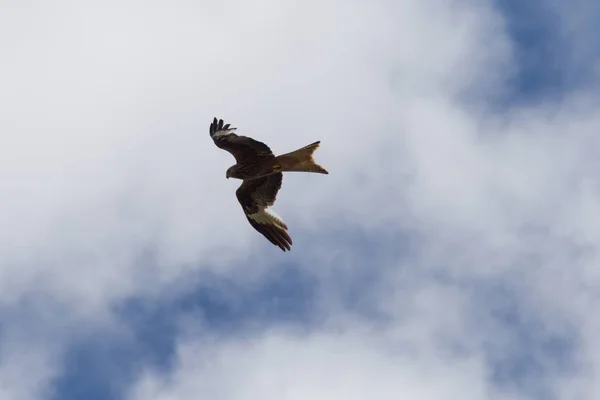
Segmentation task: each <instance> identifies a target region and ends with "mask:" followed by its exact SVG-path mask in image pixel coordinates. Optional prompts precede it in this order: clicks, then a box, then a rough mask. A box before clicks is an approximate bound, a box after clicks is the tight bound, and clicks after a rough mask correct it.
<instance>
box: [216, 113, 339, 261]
mask: <svg viewBox="0 0 600 400" xmlns="http://www.w3.org/2000/svg"><path fill="white" fill-rule="evenodd" d="M236 129H237V128H233V127H230V124H226V125H223V120H222V119H219V120H218V121H217V119H216V118H214V119H213V122H212V123H211V124H210V128H209V133H210V137H211V138H212V139H213V141H214V142H215V145H217V147H219V148H221V149H223V150H226V151H228V152H229V153H231V154H232V155H233V156H234V157H235V161H236V164H235V165H233V166H231V167H229V168H228V169H227V172H226V173H225V177H226V178H227V179H229V178H236V179H241V180H242V181H243V182H242V184H241V185H240V187H239V188H238V189H237V190H236V192H235V194H236V196H237V199H238V201H239V202H240V204H241V205H242V209H243V210H244V214H245V215H246V218H248V222H250V225H252V227H253V228H254V229H256V230H257V231H258V232H260V233H261V234H262V235H263V236H264V237H266V238H267V239H268V240H269V241H270V242H271V243H273V244H274V245H275V246H278V247H279V248H280V249H281V250H283V251H286V250H291V246H292V238H291V237H290V235H289V234H288V233H287V229H288V227H287V225H286V224H285V222H283V219H281V217H279V216H278V215H277V214H275V212H273V211H272V210H270V209H269V208H268V207H270V206H272V205H273V203H275V199H276V197H277V192H279V189H281V182H282V180H283V172H288V171H298V172H315V173H318V174H329V172H327V171H326V170H325V168H323V167H321V166H320V165H318V164H317V163H315V161H314V159H313V153H314V152H315V150H317V148H318V147H319V144H320V143H321V142H320V141H318V142H314V143H311V144H309V145H308V146H304V147H302V148H300V149H298V150H295V151H292V152H290V153H285V154H282V155H280V156H275V155H274V154H273V152H272V151H271V149H270V148H269V146H267V145H266V144H264V143H262V142H259V141H257V140H254V139H252V138H249V137H247V136H239V135H237V134H235V133H234V132H235V130H236Z"/></svg>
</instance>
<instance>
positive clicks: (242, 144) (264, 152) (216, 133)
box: [209, 118, 275, 164]
mask: <svg viewBox="0 0 600 400" xmlns="http://www.w3.org/2000/svg"><path fill="white" fill-rule="evenodd" d="M236 129H237V128H231V127H230V124H226V125H223V120H222V119H220V120H218V121H217V119H216V118H214V119H213V122H212V123H211V124H210V128H209V133H210V137H211V138H212V140H213V141H214V142H215V144H216V145H217V147H219V148H221V149H223V150H226V151H228V152H230V153H231V154H232V155H233V156H234V157H235V160H236V162H237V163H238V164H241V163H243V162H244V161H246V160H248V159H253V160H255V159H257V158H261V157H269V158H271V157H275V156H274V155H273V152H272V151H271V149H270V148H269V146H267V145H266V144H264V143H262V142H259V141H257V140H254V139H252V138H249V137H247V136H239V135H237V134H235V133H234V132H235V130H236Z"/></svg>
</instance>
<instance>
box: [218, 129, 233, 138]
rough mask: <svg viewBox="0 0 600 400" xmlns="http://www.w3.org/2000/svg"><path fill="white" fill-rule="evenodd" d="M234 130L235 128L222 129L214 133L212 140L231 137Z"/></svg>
mask: <svg viewBox="0 0 600 400" xmlns="http://www.w3.org/2000/svg"><path fill="white" fill-rule="evenodd" d="M236 129H237V128H231V129H222V130H220V131H216V132H215V134H214V135H213V138H216V137H220V136H227V135H231V134H232V133H233V132H235V130H236Z"/></svg>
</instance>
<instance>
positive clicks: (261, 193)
mask: <svg viewBox="0 0 600 400" xmlns="http://www.w3.org/2000/svg"><path fill="white" fill-rule="evenodd" d="M282 180H283V174H282V173H281V172H280V173H278V174H272V175H268V176H265V177H262V178H258V179H250V180H245V181H244V182H242V184H241V185H240V187H239V188H238V189H237V191H236V192H235V195H236V196H237V199H238V201H239V202H240V204H241V205H242V209H243V210H244V213H245V214H246V217H247V218H248V222H250V225H252V227H254V229H256V230H257V231H258V232H260V233H261V234H262V235H263V236H264V237H266V238H267V239H268V240H269V241H270V242H271V243H273V244H274V245H275V246H278V247H279V248H280V249H281V250H283V251H286V250H291V245H292V238H291V237H290V235H289V234H288V233H287V225H286V224H285V222H283V220H282V219H281V217H279V216H278V215H277V214H275V213H274V212H273V211H271V210H269V209H268V207H269V206H271V205H273V203H275V199H276V197H277V192H278V191H279V189H280V188H281V182H282Z"/></svg>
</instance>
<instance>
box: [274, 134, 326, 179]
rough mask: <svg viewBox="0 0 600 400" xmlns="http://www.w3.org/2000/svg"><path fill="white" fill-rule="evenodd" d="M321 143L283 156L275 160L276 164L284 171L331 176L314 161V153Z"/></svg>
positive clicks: (312, 144)
mask: <svg viewBox="0 0 600 400" xmlns="http://www.w3.org/2000/svg"><path fill="white" fill-rule="evenodd" d="M320 143H321V142H320V141H319V142H314V143H311V144H309V145H308V146H304V147H302V148H301V149H298V150H295V151H292V152H290V153H286V154H282V155H280V156H277V157H276V158H275V162H276V163H278V164H279V165H281V170H282V171H297V172H315V173H318V174H329V172H327V170H326V169H325V168H323V167H321V166H320V165H319V164H317V163H316V162H315V160H314V159H313V153H314V152H315V150H317V148H318V147H319V144H320Z"/></svg>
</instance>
